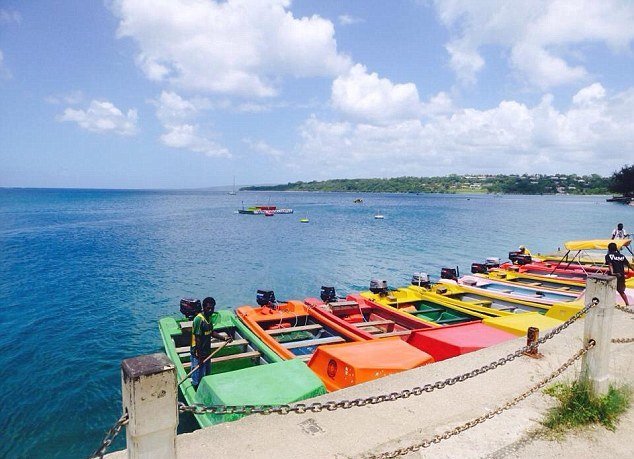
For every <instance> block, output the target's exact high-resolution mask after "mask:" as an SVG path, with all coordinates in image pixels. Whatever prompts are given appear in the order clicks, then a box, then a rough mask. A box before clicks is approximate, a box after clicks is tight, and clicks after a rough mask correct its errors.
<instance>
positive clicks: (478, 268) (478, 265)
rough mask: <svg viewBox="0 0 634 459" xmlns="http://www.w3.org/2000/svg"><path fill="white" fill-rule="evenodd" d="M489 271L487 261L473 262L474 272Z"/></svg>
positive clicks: (472, 269) (483, 272)
mask: <svg viewBox="0 0 634 459" xmlns="http://www.w3.org/2000/svg"><path fill="white" fill-rule="evenodd" d="M488 272H489V267H488V265H487V264H486V263H471V273H472V274H486V273H488Z"/></svg>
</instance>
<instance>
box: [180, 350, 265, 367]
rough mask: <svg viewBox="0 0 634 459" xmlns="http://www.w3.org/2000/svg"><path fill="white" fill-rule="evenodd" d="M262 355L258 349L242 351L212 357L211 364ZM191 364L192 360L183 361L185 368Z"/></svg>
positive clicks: (254, 357)
mask: <svg viewBox="0 0 634 459" xmlns="http://www.w3.org/2000/svg"><path fill="white" fill-rule="evenodd" d="M261 355H262V354H260V353H259V352H258V351H250V352H242V353H240V354H230V355H223V356H222V357H212V358H211V364H212V365H213V364H214V363H220V362H227V361H229V360H237V359H256V358H259V357H260V356H261ZM191 366H192V363H191V362H183V367H184V368H191Z"/></svg>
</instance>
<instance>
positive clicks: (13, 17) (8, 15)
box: [0, 9, 22, 24]
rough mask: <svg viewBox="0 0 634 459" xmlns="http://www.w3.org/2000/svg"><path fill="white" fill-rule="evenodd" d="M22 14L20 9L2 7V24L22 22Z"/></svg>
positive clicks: (0, 21)
mask: <svg viewBox="0 0 634 459" xmlns="http://www.w3.org/2000/svg"><path fill="white" fill-rule="evenodd" d="M21 22H22V15H21V14H20V12H19V11H15V10H5V9H0V24H20V23H21Z"/></svg>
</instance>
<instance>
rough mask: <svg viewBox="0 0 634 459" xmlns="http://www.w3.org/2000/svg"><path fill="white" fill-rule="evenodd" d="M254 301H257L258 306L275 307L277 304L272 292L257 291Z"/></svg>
mask: <svg viewBox="0 0 634 459" xmlns="http://www.w3.org/2000/svg"><path fill="white" fill-rule="evenodd" d="M255 301H257V303H258V304H259V305H260V306H268V307H275V306H276V304H277V301H276V300H275V292H274V291H273V290H258V292H257V295H256V297H255Z"/></svg>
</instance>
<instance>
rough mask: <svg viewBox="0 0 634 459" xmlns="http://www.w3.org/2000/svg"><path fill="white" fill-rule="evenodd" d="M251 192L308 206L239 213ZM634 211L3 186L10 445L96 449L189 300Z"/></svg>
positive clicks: (0, 234) (514, 241)
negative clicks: (123, 384)
mask: <svg viewBox="0 0 634 459" xmlns="http://www.w3.org/2000/svg"><path fill="white" fill-rule="evenodd" d="M355 197H362V198H363V199H364V203H363V204H354V203H353V202H352V201H353V199H354V198H355ZM242 201H244V204H245V205H251V204H269V203H270V204H276V205H278V206H280V207H292V208H294V209H295V214H293V215H276V216H274V217H264V216H251V215H238V214H236V213H235V211H236V209H238V208H239V207H240V206H241V202H242ZM379 211H380V212H381V213H382V214H383V215H385V219H384V220H375V219H374V218H373V216H374V214H375V213H376V212H379ZM633 216H634V209H633V208H631V207H627V206H623V205H618V204H610V203H606V202H605V197H597V196H592V197H577V196H487V195H472V196H465V195H426V194H422V195H414V194H347V193H238V195H237V196H229V195H227V194H225V193H220V192H205V191H99V190H11V189H4V190H2V189H0V308H1V309H0V310H1V320H0V332H1V333H0V368H2V384H0V412H1V416H0V432H2V441H1V442H0V457H7V458H8V457H11V458H13V457H29V458H33V457H47V458H49V457H53V458H55V457H60V458H61V457H64V458H66V457H85V456H87V455H88V454H89V453H91V452H92V451H93V449H94V448H95V447H96V446H97V444H98V443H99V442H100V441H101V438H102V437H103V434H104V432H105V431H106V430H107V429H108V428H109V427H110V426H111V425H112V424H113V422H114V421H115V420H116V419H117V418H118V417H119V415H120V412H121V411H120V410H121V401H120V397H121V393H120V390H121V388H120V374H119V365H120V362H121V360H122V359H124V358H127V357H132V356H135V355H139V354H148V353H153V352H158V351H160V350H161V341H160V337H159V334H158V328H157V321H158V319H159V318H160V317H162V316H165V315H177V314H178V300H179V299H180V298H181V297H199V298H202V297H205V296H207V295H211V296H214V297H215V298H216V300H217V302H218V305H219V307H222V308H234V307H236V306H239V305H242V304H253V303H254V302H255V291H256V290H257V289H258V288H270V289H274V290H275V293H276V296H277V298H278V299H292V298H296V299H301V298H304V297H307V296H317V295H318V293H319V288H320V286H321V285H323V284H330V285H334V286H335V287H336V288H337V290H338V292H340V293H346V292H351V291H357V290H360V289H365V288H366V287H367V286H368V284H369V281H370V279H371V278H377V277H378V278H384V279H387V280H388V282H389V284H390V285H391V286H399V285H403V284H405V283H407V282H408V281H409V279H410V278H411V274H412V273H413V272H416V271H427V272H429V273H430V274H432V275H433V276H437V275H438V274H439V272H440V268H441V267H443V266H448V267H451V266H456V265H459V266H460V267H461V269H462V271H463V272H467V271H468V269H469V266H470V264H471V262H472V261H481V260H483V259H484V258H485V257H488V256H499V257H505V255H506V254H507V253H508V251H509V250H514V249H516V248H517V247H518V245H519V244H525V245H527V246H528V247H529V249H531V250H532V251H537V250H541V251H552V250H555V249H557V248H558V247H561V246H562V243H563V241H565V240H569V239H585V238H602V237H609V235H610V233H611V231H612V229H613V228H614V227H615V225H616V223H617V222H623V223H625V227H626V228H627V229H631V228H630V227H632V226H634V218H633ZM301 217H308V218H309V219H310V223H308V224H302V223H300V222H299V219H300V218H301ZM182 424H183V427H182V429H184V430H187V429H189V428H191V426H192V424H191V420H188V419H183V422H182ZM124 443H125V442H124V435H123V434H122V435H120V436H119V438H118V439H117V441H116V442H115V444H114V449H120V448H123V447H124Z"/></svg>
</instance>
